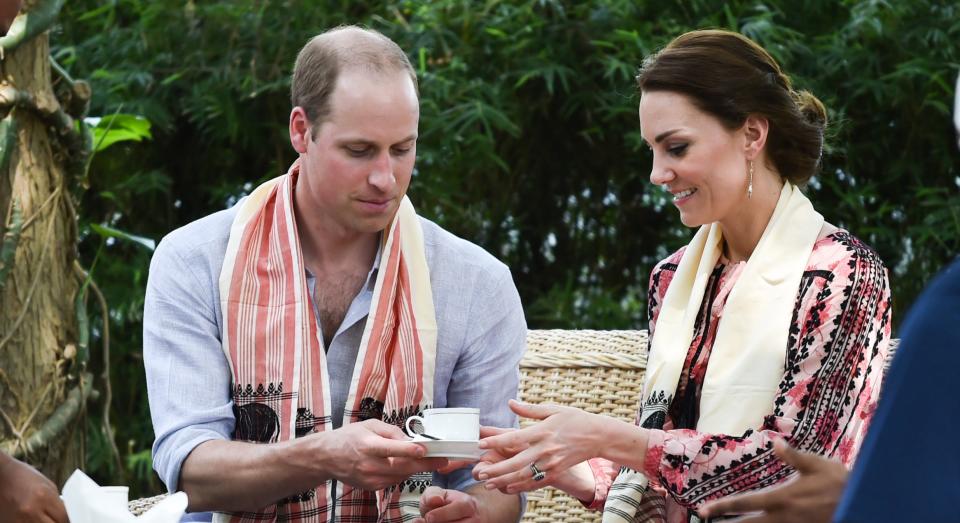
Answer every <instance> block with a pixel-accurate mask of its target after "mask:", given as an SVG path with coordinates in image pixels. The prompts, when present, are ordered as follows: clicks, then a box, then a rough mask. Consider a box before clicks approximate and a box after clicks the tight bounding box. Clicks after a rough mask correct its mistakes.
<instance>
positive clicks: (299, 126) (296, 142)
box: [290, 105, 313, 154]
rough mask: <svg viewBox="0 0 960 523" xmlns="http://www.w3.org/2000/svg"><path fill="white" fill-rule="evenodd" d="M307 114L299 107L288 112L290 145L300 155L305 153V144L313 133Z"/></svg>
mask: <svg viewBox="0 0 960 523" xmlns="http://www.w3.org/2000/svg"><path fill="white" fill-rule="evenodd" d="M311 127H312V126H311V125H310V121H309V120H308V119H307V112H306V111H304V110H303V107H300V106H299V105H298V106H297V107H294V108H293V109H292V110H291V111H290V145H292V146H293V150H295V151H297V152H298V153H300V154H304V153H306V152H307V144H308V143H309V142H310V140H312V139H313V132H312V129H311Z"/></svg>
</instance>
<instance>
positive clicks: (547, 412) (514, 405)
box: [509, 400, 560, 419]
mask: <svg viewBox="0 0 960 523" xmlns="http://www.w3.org/2000/svg"><path fill="white" fill-rule="evenodd" d="M509 404H510V410H512V411H513V412H515V413H516V414H517V415H518V416H521V417H524V418H530V419H546V418H547V417H549V416H552V415H554V414H556V413H557V412H559V411H560V407H558V406H556V405H535V404H533V403H521V402H519V401H517V400H510V401H509Z"/></svg>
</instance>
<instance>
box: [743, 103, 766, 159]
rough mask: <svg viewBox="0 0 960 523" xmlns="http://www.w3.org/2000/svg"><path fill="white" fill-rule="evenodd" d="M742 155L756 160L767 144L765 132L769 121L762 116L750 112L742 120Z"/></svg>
mask: <svg viewBox="0 0 960 523" xmlns="http://www.w3.org/2000/svg"><path fill="white" fill-rule="evenodd" d="M742 130H743V136H744V144H743V146H744V151H743V152H744V155H745V156H746V157H747V159H748V160H756V159H757V158H758V157H759V156H760V152H761V151H763V148H764V147H766V145H767V133H768V132H769V131H770V122H769V121H768V120H767V119H766V118H765V117H763V116H760V115H755V114H751V115H750V116H748V117H747V120H746V121H745V122H743V127H742Z"/></svg>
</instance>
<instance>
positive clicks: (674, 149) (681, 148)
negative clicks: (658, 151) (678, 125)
mask: <svg viewBox="0 0 960 523" xmlns="http://www.w3.org/2000/svg"><path fill="white" fill-rule="evenodd" d="M667 152H668V153H670V154H671V155H673V156H683V153H685V152H687V144H685V143H684V144H680V145H672V146H670V148H669V149H667Z"/></svg>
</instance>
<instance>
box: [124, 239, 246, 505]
mask: <svg viewBox="0 0 960 523" xmlns="http://www.w3.org/2000/svg"><path fill="white" fill-rule="evenodd" d="M181 250H184V249H180V248H179V246H178V245H177V242H176V239H175V238H174V239H172V240H171V239H170V238H169V237H168V238H167V239H165V240H164V241H162V242H161V243H160V245H159V246H158V247H157V250H156V252H155V253H154V256H153V259H152V261H151V263H150V275H149V278H148V281H147V291H146V297H145V301H144V318H143V360H144V367H145V370H146V378H147V392H148V397H149V402H150V415H151V417H152V419H153V427H154V432H155V436H156V439H155V441H154V444H153V465H154V469H155V470H156V471H157V473H158V474H159V475H160V478H161V479H162V480H163V482H164V483H165V484H166V486H167V489H168V490H169V491H170V492H175V491H176V490H177V488H178V485H179V479H180V469H181V467H182V465H183V462H184V460H185V459H186V458H187V456H188V455H189V454H190V452H191V451H193V449H194V448H196V446H197V445H199V444H200V443H203V442H205V441H208V440H213V439H230V435H231V434H232V433H233V428H234V415H233V409H232V406H233V402H232V399H231V397H230V369H229V367H228V364H227V361H226V358H225V357H224V355H223V351H222V349H221V345H220V330H219V327H218V319H217V310H218V309H217V305H216V303H215V300H216V296H217V294H216V293H215V290H214V289H213V288H212V284H211V281H210V280H211V277H210V276H209V275H207V276H206V277H204V276H198V274H197V272H201V273H202V272H203V271H202V270H199V271H197V270H196V269H197V268H200V267H204V266H205V265H204V264H205V263H206V260H205V259H203V258H202V257H201V256H200V255H199V254H198V255H197V258H195V259H193V260H192V261H195V262H196V263H191V262H188V261H187V260H186V259H185V257H184V253H183V252H181Z"/></svg>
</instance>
